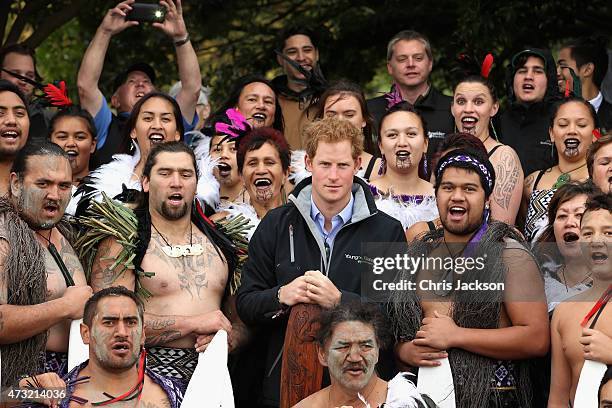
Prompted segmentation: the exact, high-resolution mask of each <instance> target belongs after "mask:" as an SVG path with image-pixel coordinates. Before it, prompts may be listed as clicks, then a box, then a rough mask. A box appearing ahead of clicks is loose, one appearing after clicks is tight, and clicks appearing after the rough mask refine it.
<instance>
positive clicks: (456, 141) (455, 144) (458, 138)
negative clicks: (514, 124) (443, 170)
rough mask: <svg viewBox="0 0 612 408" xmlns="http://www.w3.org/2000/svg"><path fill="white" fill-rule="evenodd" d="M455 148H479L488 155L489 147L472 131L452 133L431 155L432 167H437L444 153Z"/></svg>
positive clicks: (478, 149)
mask: <svg viewBox="0 0 612 408" xmlns="http://www.w3.org/2000/svg"><path fill="white" fill-rule="evenodd" d="M455 149H472V150H477V151H479V152H480V153H482V154H484V155H486V154H487V148H486V147H485V145H484V143H482V140H480V139H479V138H477V137H476V136H474V135H472V134H470V133H464V132H458V133H450V134H448V135H446V137H445V138H444V139H443V140H442V143H440V144H439V145H438V148H437V150H436V152H435V153H434V154H433V155H432V157H431V167H432V168H434V169H435V168H436V167H437V166H438V161H439V160H440V157H442V153H444V152H445V151H447V150H455Z"/></svg>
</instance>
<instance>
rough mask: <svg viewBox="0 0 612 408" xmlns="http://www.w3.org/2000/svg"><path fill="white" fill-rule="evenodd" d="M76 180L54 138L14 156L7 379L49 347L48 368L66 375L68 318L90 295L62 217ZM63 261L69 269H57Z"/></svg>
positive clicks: (2, 318)
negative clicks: (54, 142)
mask: <svg viewBox="0 0 612 408" xmlns="http://www.w3.org/2000/svg"><path fill="white" fill-rule="evenodd" d="M71 186H72V170H71V168H70V162H69V160H68V156H67V155H66V153H64V151H63V150H62V149H61V148H60V147H59V146H57V145H55V144H53V143H50V142H41V143H40V144H39V143H36V144H31V145H28V146H26V147H24V148H23V149H22V150H21V151H20V152H19V153H18V154H17V156H16V158H15V161H14V162H13V167H12V170H11V174H10V185H9V195H8V198H2V199H0V344H2V380H3V382H4V384H12V383H14V382H15V380H16V379H17V378H18V377H19V376H20V375H22V374H26V373H32V372H36V371H37V370H38V369H39V361H38V360H39V355H40V354H41V353H42V352H45V351H46V358H45V359H44V361H45V367H46V369H47V371H56V372H58V373H59V374H60V375H63V374H65V373H66V368H67V367H66V363H67V355H66V353H67V351H68V338H69V332H70V321H71V319H78V318H80V317H81V315H82V313H83V305H84V304H85V301H86V300H87V299H88V298H89V297H90V296H91V293H92V291H91V288H90V287H89V286H86V282H85V275H84V273H83V268H82V267H81V264H80V262H79V260H78V258H77V257H76V255H75V253H74V251H73V249H72V247H71V246H70V244H69V243H68V241H67V239H66V236H65V234H66V231H67V230H66V229H65V225H63V224H62V223H61V222H60V221H61V219H62V216H63V215H64V210H65V208H66V205H67V204H68V201H69V200H70V193H71V188H72V187H71ZM52 252H55V254H56V256H57V258H58V259H57V260H56V259H54V257H53V256H52ZM58 262H59V264H58ZM60 264H61V266H60ZM64 266H65V268H66V274H64V273H62V271H61V269H60V267H64ZM71 285H75V286H71ZM45 339H46V343H45Z"/></svg>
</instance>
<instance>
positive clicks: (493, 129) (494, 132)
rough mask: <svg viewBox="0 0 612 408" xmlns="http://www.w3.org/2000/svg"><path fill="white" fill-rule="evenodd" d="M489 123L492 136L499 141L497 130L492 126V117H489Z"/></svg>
mask: <svg viewBox="0 0 612 408" xmlns="http://www.w3.org/2000/svg"><path fill="white" fill-rule="evenodd" d="M489 123H490V124H491V130H492V131H493V138H494V139H495V140H496V141H498V142H499V138H498V137H497V132H496V131H495V126H493V118H491V119H489Z"/></svg>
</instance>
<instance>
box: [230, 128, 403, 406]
mask: <svg viewBox="0 0 612 408" xmlns="http://www.w3.org/2000/svg"><path fill="white" fill-rule="evenodd" d="M305 136H306V137H305V140H307V141H308V144H307V147H306V152H307V156H306V167H307V169H308V170H309V171H311V172H312V177H310V178H307V179H305V180H303V181H302V182H301V183H299V184H298V185H297V186H296V188H295V190H294V191H293V192H292V194H291V195H290V196H289V203H287V204H285V205H283V206H282V207H279V208H276V209H274V210H271V211H270V212H269V213H268V214H267V215H266V216H265V217H264V219H263V220H262V221H261V223H260V224H259V226H258V228H257V231H255V234H254V235H253V238H252V239H251V241H250V244H249V260H248V261H247V263H246V265H245V267H244V270H243V273H242V286H241V287H240V290H239V292H238V297H237V308H238V314H239V315H240V317H241V318H242V320H243V321H244V322H245V323H247V324H249V325H252V326H256V327H258V328H259V329H261V330H260V333H261V335H263V336H266V337H267V342H266V343H267V350H266V351H265V353H266V356H265V373H264V379H263V388H262V395H261V398H260V403H261V404H263V406H269V407H277V406H278V404H279V396H280V381H281V378H280V374H281V364H280V360H281V359H280V356H281V353H282V348H283V342H284V337H285V329H286V327H287V316H288V313H279V312H282V311H283V310H287V309H288V308H289V307H291V306H293V305H295V304H298V303H311V304H318V305H320V306H321V307H323V308H325V309H331V308H332V307H334V306H336V305H337V304H339V303H345V302H349V301H351V300H353V301H354V300H359V299H360V298H361V296H362V294H361V278H362V273H367V268H368V261H369V260H368V259H367V257H365V256H364V251H363V249H364V247H362V244H367V243H374V242H379V243H380V242H387V243H399V244H400V246H401V245H405V244H406V238H405V235H404V230H403V228H402V226H401V224H400V223H399V222H398V221H397V220H395V219H394V218H392V217H390V216H389V215H387V214H385V213H383V212H380V211H378V210H377V209H376V205H375V204H374V199H373V197H372V194H371V193H370V189H369V186H368V185H367V184H366V183H365V182H364V181H363V180H361V179H359V178H357V177H354V175H355V173H356V172H357V170H358V169H359V166H360V160H359V154H360V153H361V147H360V142H359V140H360V138H361V135H360V131H359V130H358V129H356V128H355V127H353V126H352V125H350V124H349V123H348V122H346V121H339V120H337V119H333V118H330V119H323V120H321V121H318V122H315V123H313V124H312V125H310V127H308V128H307V129H306V135H305ZM387 247H390V246H387ZM377 255H378V254H377ZM382 255H383V256H384V254H382ZM389 256H391V255H389ZM275 316H276V317H275Z"/></svg>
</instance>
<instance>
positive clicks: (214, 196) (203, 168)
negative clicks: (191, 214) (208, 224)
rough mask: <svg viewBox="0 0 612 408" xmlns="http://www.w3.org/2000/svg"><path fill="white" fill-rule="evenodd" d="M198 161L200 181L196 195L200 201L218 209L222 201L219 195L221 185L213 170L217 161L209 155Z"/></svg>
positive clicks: (201, 157)
mask: <svg viewBox="0 0 612 408" xmlns="http://www.w3.org/2000/svg"><path fill="white" fill-rule="evenodd" d="M196 158H197V155H196ZM197 160H198V169H199V172H200V179H199V180H198V189H197V193H196V195H197V197H198V199H200V200H201V201H204V202H206V203H207V204H208V205H210V206H211V207H212V208H217V206H218V205H219V202H220V201H221V196H220V194H219V190H220V188H221V185H220V184H219V181H217V179H216V177H215V175H214V174H213V170H214V168H215V166H216V165H217V159H213V158H212V157H210V156H209V155H204V156H200V157H199V158H197Z"/></svg>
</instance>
